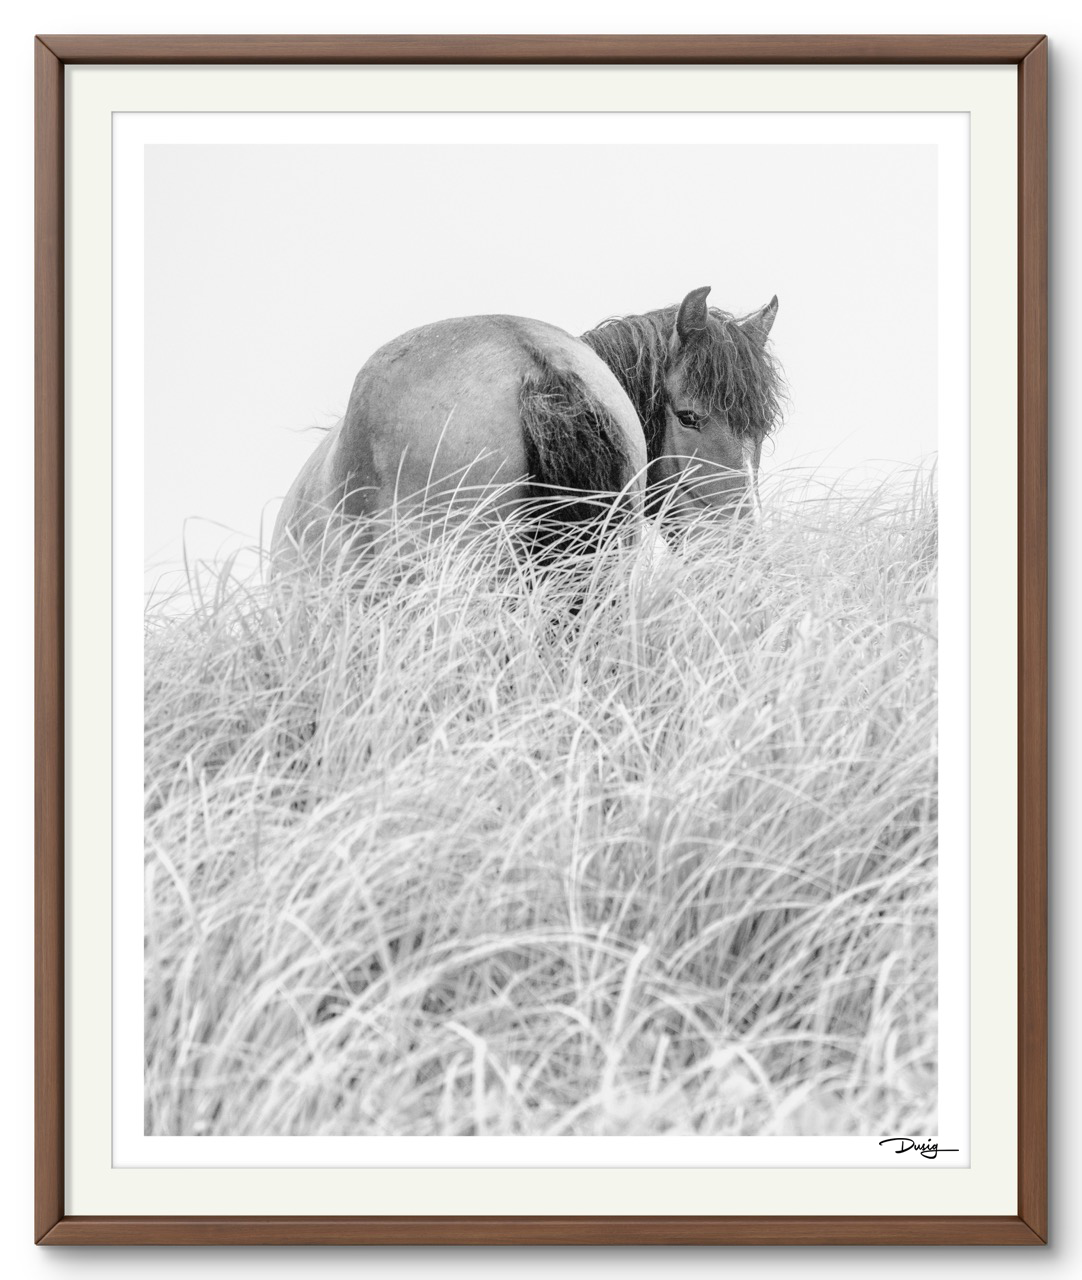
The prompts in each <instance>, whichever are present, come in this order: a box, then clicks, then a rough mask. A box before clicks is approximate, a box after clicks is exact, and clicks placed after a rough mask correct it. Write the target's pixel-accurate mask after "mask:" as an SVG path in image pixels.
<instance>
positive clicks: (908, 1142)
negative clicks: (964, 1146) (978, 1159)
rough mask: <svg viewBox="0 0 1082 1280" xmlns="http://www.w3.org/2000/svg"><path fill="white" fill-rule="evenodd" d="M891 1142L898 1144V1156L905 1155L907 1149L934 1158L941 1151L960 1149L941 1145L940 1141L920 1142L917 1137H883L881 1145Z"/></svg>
mask: <svg viewBox="0 0 1082 1280" xmlns="http://www.w3.org/2000/svg"><path fill="white" fill-rule="evenodd" d="M890 1142H893V1143H896V1144H897V1145H896V1146H895V1148H894V1154H895V1155H896V1156H904V1155H905V1153H906V1152H907V1151H915V1152H916V1153H917V1154H918V1155H919V1156H923V1157H924V1159H925V1160H934V1159H935V1158H936V1156H937V1155H939V1153H940V1152H941V1151H957V1150H958V1148H957V1147H941V1146H940V1145H939V1143H938V1142H918V1141H917V1139H916V1138H883V1139H882V1140H881V1141H880V1143H879V1145H880V1146H881V1147H885V1146H886V1145H887V1144H888V1143H890Z"/></svg>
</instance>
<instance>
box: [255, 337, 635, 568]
mask: <svg viewBox="0 0 1082 1280" xmlns="http://www.w3.org/2000/svg"><path fill="white" fill-rule="evenodd" d="M541 368H543V369H545V370H546V371H547V372H548V373H549V374H550V376H552V377H555V378H557V379H561V380H563V381H564V382H565V383H566V384H568V385H574V386H575V387H577V388H579V389H580V392H581V395H580V398H587V399H589V400H590V401H591V402H593V403H596V405H597V406H598V407H599V411H601V412H603V413H604V414H605V415H606V418H607V420H608V421H609V422H610V423H611V424H612V431H613V432H614V433H616V434H617V435H618V436H619V438H620V439H619V443H620V447H621V451H622V453H623V456H624V457H625V458H626V465H625V466H624V468H623V470H624V473H625V474H624V475H623V476H622V482H623V483H629V482H632V483H633V487H634V477H636V476H637V475H638V473H640V472H641V471H642V469H643V468H644V467H645V462H646V455H645V442H644V439H643V434H642V427H641V425H640V422H639V418H638V415H637V413H636V412H635V409H634V407H633V406H632V404H631V402H630V400H628V398H627V396H626V395H625V394H624V392H623V390H622V389H621V387H620V385H619V383H618V382H617V380H616V378H615V376H614V375H613V373H612V372H611V370H610V369H609V368H608V366H607V365H606V364H605V363H604V362H603V361H602V360H601V359H600V358H599V357H598V356H596V355H595V354H594V353H593V351H591V350H590V348H589V347H588V346H587V345H586V344H585V343H584V342H582V341H580V340H579V339H578V338H575V337H572V336H571V335H570V334H569V333H566V332H565V331H564V330H562V329H559V328H557V327H556V326H554V325H550V324H546V323H544V322H543V321H539V320H531V319H526V318H524V317H518V316H501V315H492V316H467V317H462V318H459V319H451V320H441V321H437V322H436V323H434V324H428V325H424V326H423V327H422V328H419V329H413V330H410V331H409V332H408V333H404V334H402V335H401V336H399V337H397V338H394V339H392V340H391V341H390V342H388V343H386V344H385V345H384V346H382V347H380V349H379V350H378V351H376V352H375V353H374V355H372V357H371V358H370V359H369V360H368V361H367V362H366V363H365V365H364V366H363V367H362V369H361V371H360V373H358V375H357V377H356V380H355V381H354V384H353V389H352V392H351V394H350V398H349V404H348V406H347V409H346V413H345V416H344V417H343V419H342V421H341V422H340V423H339V424H338V426H337V427H335V428H334V430H333V431H332V432H331V433H329V435H328V437H327V438H326V439H325V440H324V441H322V442H321V444H320V445H319V447H318V448H317V449H316V451H315V452H314V453H313V455H312V457H311V458H310V459H309V460H308V462H307V463H306V464H305V467H304V469H303V470H302V472H301V474H300V475H299V476H298V477H297V480H296V481H295V482H294V485H293V487H292V489H291V490H290V492H289V494H288V495H287V498H286V501H285V503H284V505H283V508H282V512H281V514H280V516H279V520H278V524H277V525H276V528H275V535H274V539H275V544H276V546H277V545H281V544H282V543H285V542H288V541H297V542H310V541H311V539H312V537H313V536H321V535H322V531H323V525H324V524H325V522H326V521H327V520H328V518H329V517H330V514H331V512H332V511H337V512H339V513H341V515H343V516H345V517H346V518H347V519H356V518H359V517H365V516H370V515H374V514H377V513H379V512H386V511H389V510H394V509H401V508H402V507H410V506H412V505H413V504H415V503H417V502H428V501H431V500H432V498H433V496H434V495H437V494H440V493H442V494H444V495H445V496H449V497H453V499H454V500H455V501H457V502H458V503H459V505H463V504H465V505H467V506H469V505H476V503H477V501H478V500H479V498H480V495H481V494H483V493H484V491H485V490H489V491H491V488H492V486H499V495H500V503H499V504H497V505H496V506H495V507H494V508H493V509H494V510H497V509H507V508H509V507H514V506H516V505H518V504H519V503H521V502H522V501H524V500H525V499H526V498H527V497H528V495H529V493H530V484H531V480H536V479H537V477H536V476H531V455H530V451H529V448H528V441H527V439H526V437H525V434H524V429H523V421H522V417H523V412H522V408H523V406H522V397H523V388H524V386H526V385H529V380H530V379H531V378H536V377H537V375H538V371H539V369H541Z"/></svg>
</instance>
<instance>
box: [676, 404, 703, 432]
mask: <svg viewBox="0 0 1082 1280" xmlns="http://www.w3.org/2000/svg"><path fill="white" fill-rule="evenodd" d="M674 412H675V414H676V416H677V418H678V419H679V421H680V425H681V426H684V427H691V428H692V430H693V431H698V430H699V424H700V423H701V422H702V415H701V414H698V413H696V412H695V411H694V409H676V410H674Z"/></svg>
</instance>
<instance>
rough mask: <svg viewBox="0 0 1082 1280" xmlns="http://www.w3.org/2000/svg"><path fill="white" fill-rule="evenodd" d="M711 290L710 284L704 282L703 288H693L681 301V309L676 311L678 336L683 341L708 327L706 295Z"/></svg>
mask: <svg viewBox="0 0 1082 1280" xmlns="http://www.w3.org/2000/svg"><path fill="white" fill-rule="evenodd" d="M709 292H710V286H709V285H708V284H704V285H703V287H702V288H701V289H692V291H691V292H690V293H689V294H688V296H687V297H686V298H685V299H684V301H683V302H681V304H680V310H679V311H678V312H677V313H676V336H677V337H678V338H679V339H680V341H681V342H687V340H688V339H689V338H690V337H691V336H692V334H694V333H700V332H701V331H702V330H703V329H705V328H706V326H707V310H706V295H707V294H708V293H709Z"/></svg>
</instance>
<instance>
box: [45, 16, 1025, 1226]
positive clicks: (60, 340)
mask: <svg viewBox="0 0 1082 1280" xmlns="http://www.w3.org/2000/svg"><path fill="white" fill-rule="evenodd" d="M35 57H36V158H35V187H36V214H35V233H36V283H35V302H36V317H35V339H36V360H35V371H34V392H35V414H36V430H37V445H36V481H35V498H36V515H35V550H36V577H35V642H36V652H37V667H36V675H35V699H36V703H35V705H36V725H35V765H36V777H37V782H36V791H35V817H36V849H35V857H36V863H35V885H36V894H35V926H36V939H35V980H36V996H37V1000H36V1008H35V1053H36V1061H35V1065H36V1081H35V1133H36V1163H35V1221H34V1238H35V1240H36V1241H37V1242H38V1243H41V1244H1042V1243H1044V1242H1045V1241H1046V1239H1047V1168H1046V1165H1047V1156H1046V1106H1047V1098H1046V1063H1047V975H1046V863H1045V844H1046V785H1047V748H1046V736H1047V712H1046V704H1047V685H1048V667H1047V622H1046V615H1047V566H1048V553H1047V532H1046V502H1047V490H1048V480H1047V444H1046V414H1047V385H1046V362H1047V328H1046V324H1047V320H1046V311H1047V296H1048V283H1047V235H1046V224H1047V125H1046V100H1047V88H1046V86H1047V65H1048V62H1047V59H1048V42H1047V39H1046V38H1045V37H1044V36H1008V35H992V36H972V35H962V36H859V35H851V36H832V35H812V36H717V35H706V36H689V35H681V36H656V35H650V36H546V35H542V36H480V35H478V36H473V35H471V36H424V35H409V36H280V35H274V36H260V35H252V36H134V35H119V36H112V35H96V36H94V35H89V36H86V35H75V36H71V35H56V36H39V37H37V39H36V41H35ZM76 63H106V64H117V63H144V64H145V63H150V64H153V63H163V64H165V63H510V64H521V63H578V64H600V63H610V64H611V63H640V64H652V63H670V64H671V63H745V64H748V63H760V64H769V63H819V64H832V63H833V64H843V63H879V64H886V63H977V64H979V63H1006V64H1012V65H1014V66H1016V67H1017V68H1018V143H1019V149H1018V215H1019V224H1018V226H1019V236H1018V285H1019V291H1018V450H1019V454H1018V459H1019V469H1018V502H1019V511H1018V570H1019V574H1018V645H1019V648H1018V855H1019V856H1018V927H1019V936H1018V1084H1019V1107H1018V1117H1017V1125H1018V1152H1019V1157H1018V1202H1017V1212H1016V1213H1015V1214H1013V1215H1008V1216H1001V1217H993V1216H988V1217H948V1216H942V1217H854V1216H848V1217H846V1216H823V1217H724V1216H722V1217H649V1218H626V1217H585V1216H584V1217H202V1218H189V1217H134V1216H132V1217H120V1216H116V1217H112V1216H110V1217H106V1216H102V1217H74V1216H67V1215H65V1213H64V878H63V877H64V289H63V281H64V67H65V65H68V64H76Z"/></svg>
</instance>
